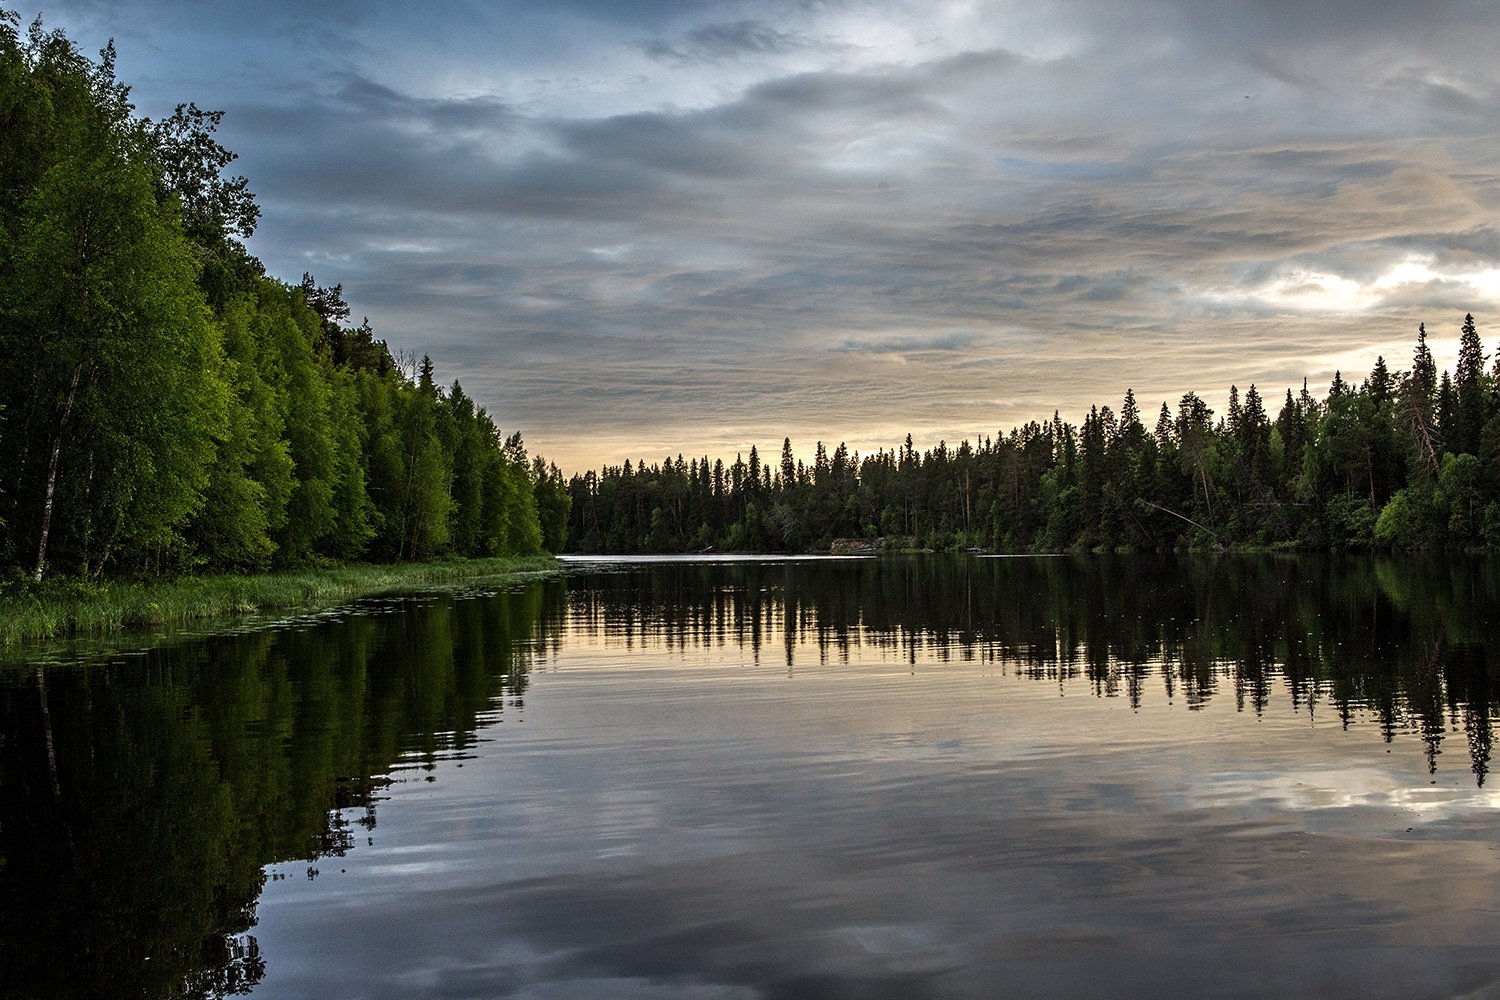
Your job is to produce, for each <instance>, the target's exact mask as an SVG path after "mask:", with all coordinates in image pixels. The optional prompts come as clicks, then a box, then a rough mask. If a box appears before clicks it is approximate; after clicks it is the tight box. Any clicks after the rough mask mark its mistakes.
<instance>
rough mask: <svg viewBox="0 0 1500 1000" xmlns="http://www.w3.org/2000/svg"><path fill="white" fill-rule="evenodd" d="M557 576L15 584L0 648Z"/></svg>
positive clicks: (451, 571) (529, 566)
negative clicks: (370, 597)
mask: <svg viewBox="0 0 1500 1000" xmlns="http://www.w3.org/2000/svg"><path fill="white" fill-rule="evenodd" d="M560 571H561V569H560V564H559V563H557V562H555V561H554V560H553V559H552V558H551V557H549V556H527V557H507V558H495V559H454V560H444V561H441V562H428V563H392V564H386V565H364V564H347V565H336V566H327V567H318V568H308V569H301V570H294V571H287V572H280V573H262V574H254V575H234V574H225V575H217V576H186V577H173V578H169V579H160V580H146V581H120V580H112V581H107V582H104V583H79V582H76V581H58V582H46V583H43V584H41V585H40V586H32V585H30V584H24V583H15V584H12V585H10V586H9V587H5V588H0V647H6V646H16V645H20V644H21V643H27V642H40V641H45V640H47V639H55V638H59V637H63V636H85V635H87V636H103V635H109V634H111V633H115V632H121V631H125V630H127V629H140V628H162V627H171V626H177V625H185V624H187V623H189V622H195V621H204V620H207V619H213V618H225V617H230V616H233V615H242V614H254V613H256V612H263V611H277V610H286V609H309V610H311V609H316V608H328V607H334V606H336V605H339V604H344V603H347V602H349V601H352V600H354V599H356V598H359V597H368V596H372V595H376V594H391V593H400V592H408V591H413V590H424V589H429V588H434V587H437V588H447V587H456V586H464V585H469V584H477V583H505V582H509V581H513V580H517V579H522V578H525V577H531V576H540V575H546V574H550V573H555V572H560Z"/></svg>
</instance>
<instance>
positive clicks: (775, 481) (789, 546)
mask: <svg viewBox="0 0 1500 1000" xmlns="http://www.w3.org/2000/svg"><path fill="white" fill-rule="evenodd" d="M1273 405H1274V404H1273ZM1148 420H1149V417H1145V416H1143V415H1142V413H1141V411H1140V409H1139V407H1138V405H1137V403H1136V399H1135V395H1134V393H1133V392H1132V391H1130V390H1126V393H1125V397H1124V400H1123V402H1122V403H1121V405H1120V409H1119V412H1118V413H1117V412H1115V411H1114V410H1113V409H1112V408H1111V407H1109V406H1107V405H1106V406H1097V405H1096V406H1093V407H1090V409H1089V412H1088V413H1087V414H1086V415H1085V416H1084V417H1083V420H1082V422H1081V423H1079V424H1074V423H1070V422H1067V421H1064V420H1063V419H1061V417H1060V416H1059V415H1058V414H1057V413H1054V414H1053V417H1052V419H1051V420H1050V421H1047V422H1039V421H1032V422H1029V423H1027V424H1025V425H1023V426H1021V427H1016V428H1012V429H1011V431H1010V432H1009V433H1007V434H997V435H996V436H994V437H985V438H984V439H983V440H980V441H978V442H976V443H971V442H969V441H963V442H961V443H960V444H959V445H958V447H956V448H955V447H951V446H950V445H948V444H947V443H946V442H939V443H938V445H937V447H935V448H932V449H930V450H926V451H918V450H917V449H916V448H914V447H913V445H912V439H911V435H907V437H906V441H905V443H904V444H902V445H900V446H898V447H896V448H893V449H890V450H885V449H881V450H878V451H876V452H875V453H874V454H868V455H865V456H860V455H859V454H858V453H853V452H850V451H849V449H848V448H846V447H845V445H844V444H842V443H841V444H839V445H838V446H837V447H836V448H834V449H833V451H832V452H831V453H830V452H829V451H828V449H827V447H826V446H825V445H824V443H823V442H821V441H820V442H818V444H817V448H816V453H815V458H814V460H813V462H812V464H811V465H810V466H809V465H807V464H805V463H804V462H803V461H801V460H798V459H796V458H795V457H794V453H793V451H792V444H791V440H790V439H784V440H783V441H782V447H781V455H780V458H779V461H775V462H767V461H764V460H763V459H762V458H761V456H760V454H759V451H758V449H757V448H755V447H752V448H751V449H750V453H749V456H748V458H746V457H745V456H743V455H736V456H735V460H734V461H733V463H731V464H729V465H726V464H725V463H724V461H723V460H722V459H720V460H715V461H713V462H712V463H711V462H710V461H709V459H708V457H707V456H703V457H701V458H694V459H691V460H687V461H684V459H683V457H682V456H681V455H678V456H677V457H676V458H675V459H674V458H672V457H670V456H668V457H667V458H666V459H664V460H663V461H662V462H660V463H659V464H651V465H648V464H647V463H646V462H645V461H641V462H639V463H637V464H634V465H632V463H630V462H628V461H627V462H625V464H624V465H622V466H610V467H605V468H603V469H601V470H598V471H589V472H586V473H583V474H581V475H576V476H574V477H572V479H571V480H570V482H569V483H568V493H569V495H570V497H571V499H572V508H571V519H570V522H569V527H568V537H569V539H570V545H571V546H572V547H574V548H576V549H577V550H579V551H582V552H625V553H633V552H682V551H700V550H712V549H728V550H739V551H777V552H800V551H813V550H826V549H828V548H830V547H836V546H837V544H838V543H839V542H840V540H856V542H857V541H859V540H862V541H863V543H864V544H867V545H870V544H882V545H885V546H916V547H930V548H934V549H950V548H965V547H978V548H984V549H990V550H1000V551H1032V550H1053V551H1060V550H1091V549H1106V550H1108V549H1124V550H1173V549H1184V548H1217V547H1231V546H1244V547H1268V548H1305V549H1322V548H1367V547H1376V546H1383V547H1392V548H1430V547H1479V546H1489V547H1500V362H1497V364H1496V366H1495V367H1494V368H1493V369H1491V370H1489V371H1486V370H1485V356H1484V351H1483V345H1482V343H1481V340H1480V337H1479V333H1478V330H1477V328H1476V325H1475V322H1474V318H1473V316H1472V315H1469V316H1466V317H1465V318H1464V321H1463V324H1462V327H1461V329H1460V331H1459V350H1458V361H1457V364H1456V366H1455V368H1454V371H1453V372H1452V373H1451V374H1450V373H1449V372H1447V371H1444V372H1442V373H1441V375H1439V373H1438V370H1437V366H1436V363H1435V362H1434V360H1433V356H1432V351H1431V349H1430V348H1429V347H1428V345H1427V331H1426V327H1425V326H1418V328H1417V340H1416V345H1415V348H1414V350H1413V353H1412V363H1411V367H1410V368H1409V369H1407V370H1404V371H1392V370H1391V369H1390V368H1389V367H1388V366H1387V364H1386V361H1385V359H1384V358H1383V357H1381V358H1378V359H1377V360H1376V362H1375V364H1374V366H1373V368H1372V369H1371V371H1370V373H1369V376H1368V378H1366V379H1365V381H1364V382H1363V383H1361V384H1359V385H1351V384H1350V383H1348V382H1346V381H1345V380H1344V379H1343V376H1342V374H1340V373H1335V375H1334V378H1333V382H1332V384H1331V385H1330V386H1329V389H1328V393H1327V395H1326V396H1324V397H1322V398H1315V397H1314V396H1313V395H1312V394H1311V393H1310V392H1309V391H1308V388H1307V383H1306V381H1305V380H1304V382H1303V385H1302V389H1301V391H1300V392H1298V393H1293V392H1292V390H1291V389H1288V390H1287V391H1286V398H1285V400H1284V401H1283V402H1282V404H1281V406H1280V408H1279V410H1278V411H1277V412H1276V413H1275V416H1272V415H1271V411H1270V410H1269V409H1268V405H1267V401H1266V400H1264V399H1263V398H1262V397H1261V394H1260V392H1259V390H1258V389H1257V388H1256V387H1255V385H1253V384H1252V385H1251V386H1250V387H1249V388H1248V389H1247V390H1246V391H1245V392H1244V393H1241V392H1240V390H1239V388H1238V387H1237V386H1231V387H1230V389H1229V398H1228V407H1227V411H1226V412H1225V413H1224V414H1223V415H1222V416H1218V417H1216V416H1215V414H1214V411H1213V410H1212V409H1210V408H1209V407H1208V405H1207V404H1206V403H1205V402H1204V401H1203V399H1202V398H1200V397H1199V396H1198V395H1197V394H1196V393H1194V392H1188V393H1187V394H1186V395H1184V396H1183V397H1182V398H1181V399H1180V400H1179V401H1178V403H1177V407H1176V409H1175V411H1174V410H1173V409H1172V408H1171V407H1169V406H1168V405H1167V403H1166V402H1163V403H1162V404H1161V409H1160V411H1159V412H1158V414H1157V416H1156V419H1155V422H1154V424H1148V423H1147V421H1148Z"/></svg>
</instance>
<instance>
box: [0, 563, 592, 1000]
mask: <svg viewBox="0 0 1500 1000" xmlns="http://www.w3.org/2000/svg"><path fill="white" fill-rule="evenodd" d="M562 601H563V589H562V587H561V584H560V583H556V582H554V583H551V584H538V585H536V586H532V587H530V588H528V589H526V590H524V591H521V592H517V593H506V594H499V595H496V596H494V597H491V598H487V599H484V600H457V601H453V602H448V601H429V602H425V603H423V602H417V601H412V602H397V603H393V604H390V605H389V606H388V607H385V608H382V609H377V610H373V611H372V613H370V614H361V615H350V616H348V617H345V618H342V619H340V620H337V621H331V622H325V623H322V624H317V625H311V626H306V627H297V628H290V629H283V630H278V631H262V632H256V633H250V634H245V635H236V636H226V637H221V638H216V639H212V640H208V641H202V642H188V643H177V644H172V645H166V646H161V647H158V648H156V649H152V650H149V651H147V652H146V653H144V654H142V655H140V656H139V657H132V658H128V659H120V660H118V661H116V662H111V663H94V664H89V665H86V666H78V667H66V668H48V669H45V670H41V669H36V670H32V669H27V670H24V671H22V670H17V669H12V670H8V671H7V672H6V673H4V674H3V675H0V734H3V736H0V792H3V794H0V845H3V847H0V852H3V853H0V983H3V984H4V985H3V986H0V993H3V994H5V995H14V996H18V997H98V996H142V997H217V996H226V995H232V994H239V993H247V992H249V991H250V990H251V989H252V988H253V987H254V986H255V985H256V984H257V983H258V982H260V980H261V978H262V977H263V976H264V974H265V968H266V966H265V961H264V959H263V957H262V956H261V954H260V951H259V948H258V946H257V943H256V940H255V937H254V935H253V933H252V930H253V928H254V926H255V907H256V901H257V899H258V898H259V895H260V890H261V887H262V885H263V884H264V880H265V874H264V868H265V866H267V865H272V864H276V863H278V862H283V861H292V860H307V861H309V862H316V861H317V860H318V859H320V858H325V857H330V856H339V855H343V854H345V853H347V852H348V851H350V850H351V849H354V848H355V846H356V844H357V843H360V842H363V841H364V839H365V838H367V837H368V836H369V835H370V832H371V831H373V830H374V829H375V826H376V808H377V804H378V802H379V801H380V798H381V791H382V789H383V788H385V787H386V786H387V785H388V784H389V783H390V781H391V780H392V779H391V778H390V777H389V776H388V775H389V774H390V772H391V770H392V767H393V765H395V764H396V763H397V762H398V761H399V762H401V763H403V764H406V763H414V764H416V765H418V766H420V765H421V764H424V763H426V764H430V763H432V762H433V761H435V760H437V759H439V758H440V757H445V756H449V755H452V754H454V753H458V752H462V751H463V750H465V749H466V748H469V747H471V746H472V745H473V744H474V742H475V739H476V736H475V734H476V731H477V730H478V728H479V727H480V718H481V716H482V715H485V714H486V713H494V712H504V711H506V710H507V709H512V710H513V709H514V708H515V707H516V706H518V705H519V703H520V700H521V697H522V695H523V693H524V691H525V689H526V680H527V670H528V667H529V664H530V662H531V659H532V656H533V655H534V652H535V650H536V649H537V648H538V646H539V645H542V644H543V643H544V641H545V637H544V636H543V634H542V633H541V632H540V631H539V623H542V622H547V621H555V620H557V615H555V614H548V613H546V612H547V609H548V606H549V604H551V605H560V604H561V602H562ZM356 829H358V830H359V834H360V835H359V836H356V832H355V831H356ZM315 870H316V868H315V866H310V868H309V871H315Z"/></svg>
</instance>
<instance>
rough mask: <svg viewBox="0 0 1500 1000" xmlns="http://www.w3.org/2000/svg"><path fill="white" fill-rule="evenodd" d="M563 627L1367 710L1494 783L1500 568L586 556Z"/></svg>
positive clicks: (1297, 560)
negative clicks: (1274, 694)
mask: <svg viewBox="0 0 1500 1000" xmlns="http://www.w3.org/2000/svg"><path fill="white" fill-rule="evenodd" d="M580 562H581V564H582V565H583V566H588V567H593V568H596V569H598V570H602V571H603V572H599V573H598V574H597V575H594V576H590V577H589V578H588V586H586V587H582V586H577V585H576V584H575V589H574V591H573V592H572V593H571V594H570V599H569V609H570V614H569V618H568V622H567V626H566V627H567V628H568V629H570V630H572V631H574V632H577V633H580V634H588V635H594V636H607V637H609V639H610V640H611V641H613V642H617V643H620V644H622V645H624V646H625V647H626V648H633V647H634V646H636V645H639V646H641V647H642V648H649V647H652V646H657V645H659V646H663V647H665V648H668V649H676V650H678V651H680V652H682V653H687V652H689V651H691V650H695V649H707V648H714V647H719V648H723V647H726V646H728V647H733V648H736V649H739V648H744V649H747V650H749V651H750V653H751V655H752V656H753V657H754V658H755V660H756V661H757V662H759V661H760V660H761V659H762V658H776V659H780V660H783V661H784V662H785V664H786V666H787V668H788V669H795V668H796V667H797V666H798V665H799V664H800V665H801V666H803V667H812V666H817V665H826V664H828V663H830V662H842V663H847V662H848V661H849V659H850V658H851V657H859V656H861V655H865V654H867V653H869V652H870V651H875V652H878V653H880V654H882V655H885V656H887V657H889V656H892V655H896V656H899V657H901V658H904V659H905V660H906V662H908V663H910V664H912V665H915V664H917V663H918V662H919V661H922V662H928V661H931V662H934V663H945V662H950V661H975V660H978V661H983V662H991V663H995V664H1001V665H1003V666H1004V667H1005V668H1006V669H1007V670H1009V671H1011V672H1013V673H1015V674H1017V675H1020V676H1025V677H1029V678H1032V679H1035V680H1046V681H1050V682H1053V683H1056V684H1058V685H1059V686H1069V685H1074V684H1087V688H1088V690H1090V691H1091V692H1092V693H1093V694H1095V695H1097V696H1099V697H1121V698H1124V699H1126V700H1127V701H1128V703H1129V704H1130V705H1131V707H1133V708H1138V707H1140V705H1141V704H1142V702H1143V700H1145V699H1148V698H1150V697H1152V696H1153V695H1154V696H1155V697H1160V698H1165V699H1167V700H1169V701H1172V700H1176V699H1180V700H1181V701H1182V702H1183V703H1185V704H1186V705H1187V706H1188V707H1189V708H1196V707H1201V706H1203V705H1205V704H1207V703H1208V702H1209V701H1210V700H1211V699H1213V698H1215V697H1232V698H1233V699H1234V703H1235V707H1236V708H1237V709H1239V710H1242V711H1253V712H1257V713H1259V712H1261V711H1263V710H1264V709H1265V708H1266V707H1267V703H1268V700H1269V698H1270V697H1271V690H1272V681H1273V680H1276V679H1280V681H1281V682H1282V683H1283V685H1284V686H1285V688H1286V695H1287V697H1288V699H1289V700H1290V703H1291V705H1292V707H1293V708H1295V709H1297V710H1301V711H1306V712H1307V713H1309V714H1311V713H1314V712H1316V711H1318V710H1319V709H1320V706H1326V707H1325V709H1324V710H1327V711H1332V712H1336V713H1338V715H1339V717H1340V718H1341V719H1342V720H1343V721H1344V722H1345V723H1349V722H1352V721H1353V720H1354V718H1355V716H1356V715H1357V714H1365V715H1368V716H1369V717H1370V719H1371V720H1372V721H1374V722H1375V723H1376V724H1378V725H1379V726H1380V727H1381V731H1382V732H1383V733H1384V734H1385V736H1386V737H1387V738H1388V739H1389V738H1393V737H1394V736H1395V734H1397V733H1411V734H1415V735H1417V736H1419V737H1420V738H1421V739H1422V741H1423V742H1424V744H1425V745H1426V752H1427V759H1428V763H1429V767H1430V768H1431V769H1432V770H1433V771H1436V768H1437V758H1438V755H1439V754H1440V753H1441V752H1442V746H1443V743H1444V740H1445V737H1448V736H1450V735H1453V734H1466V735H1467V738H1468V753H1469V763H1470V765H1471V768H1472V770H1473V772H1474V775H1475V778H1476V780H1477V782H1478V783H1479V784H1480V785H1483V783H1484V780H1485V777H1486V775H1487V774H1488V771H1489V765H1490V757H1491V753H1492V745H1493V730H1492V721H1493V716H1494V712H1495V709H1496V707H1497V698H1500V688H1497V687H1496V685H1495V683H1494V681H1492V679H1491V677H1490V671H1489V666H1490V665H1491V664H1493V663H1495V661H1496V657H1497V656H1500V636H1497V634H1496V633H1497V632H1500V628H1497V625H1500V622H1497V621H1496V619H1497V616H1500V561H1497V560H1494V559H1488V558H1474V559H1465V558H1461V557H1460V558H1453V557H1450V556H1447V555H1441V556H1427V557H1422V556H1404V557H1401V558H1389V559H1387V558H1377V557H1358V556H1346V557H1322V558H1314V557H1308V556H1296V557H1278V556H1232V557H1219V556H1203V557H1196V558H1178V557H1154V556H1139V555H1133V556H1060V557H1019V558H1005V557H1002V558H994V557H986V558H964V559H951V558H946V557H926V556H912V557H906V558H894V559H843V560H818V561H808V562H801V561H794V562H778V561H774V560H771V561H744V562H741V561H734V562H728V563H724V562H718V561H715V560H713V559H699V560H674V559H663V560H652V559H644V560H643V559H634V560H631V559H622V560H614V561H605V562H599V561H592V560H581V561H580Z"/></svg>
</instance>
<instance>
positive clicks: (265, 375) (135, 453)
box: [0, 8, 568, 581]
mask: <svg viewBox="0 0 1500 1000" xmlns="http://www.w3.org/2000/svg"><path fill="white" fill-rule="evenodd" d="M219 120H220V114H219V113H218V112H211V111H203V110H201V109H199V108H198V107H197V106H196V105H194V104H186V105H181V106H179V107H178V108H177V109H176V111H175V113H174V114H173V115H171V116H170V117H169V118H166V119H163V120H160V121H153V120H151V119H149V118H143V117H138V116H137V115H136V114H135V110H134V108H133V106H132V105H131V103H130V100H129V88H128V87H126V86H125V85H124V84H122V83H121V82H120V81H119V80H117V79H116V75H115V69H114V51H113V47H112V46H111V47H110V48H106V49H105V50H104V51H103V52H102V53H100V56H99V58H98V59H97V60H94V59H90V58H87V57H86V56H84V55H83V54H81V53H80V52H79V51H78V49H77V48H76V46H74V44H73V43H72V42H71V41H70V40H69V39H68V38H67V37H65V36H64V35H63V34H62V33H61V32H56V31H52V32H49V31H46V30H44V29H43V27H42V25H41V23H40V21H38V22H36V23H34V24H32V25H31V26H30V29H29V30H23V29H22V28H21V27H20V24H19V19H18V17H17V15H16V14H15V13H14V12H10V11H6V10H4V9H3V8H0V348H3V357H4V358H5V360H6V369H7V371H6V375H5V378H4V379H3V380H0V563H3V569H0V574H3V575H4V576H7V577H11V578H30V579H32V580H35V581H41V580H42V579H43V578H44V576H48V575H59V576H65V577H72V578H87V579H98V578H100V577H103V576H106V575H111V574H141V573H147V574H159V573H174V572H186V571H194V570H199V569H227V570H256V569H262V568H267V567H273V566H275V567H284V566H294V565H300V564H306V563H309V562H316V561H324V560H330V559H332V560H354V559H370V560H382V561H384V560H412V559H426V558H431V557H433V556H440V555H445V554H458V555H465V556H480V555H504V554H524V553H534V552H540V551H543V550H548V551H555V550H556V549H558V548H559V547H560V546H561V544H562V538H563V531H564V530H565V528H566V519H567V502H568V501H567V494H566V488H565V485H564V483H563V481H562V476H561V473H560V472H558V470H557V469H556V467H549V466H547V465H546V463H544V462H543V461H542V460H541V459H539V458H538V459H531V460H529V459H528V457H527V454H526V450H525V448H524V446H523V444H522V442H521V438H520V435H519V434H517V433H512V434H509V435H506V434H505V433H504V432H502V431H501V430H499V429H498V428H497V427H496V425H495V422H494V421H493V420H492V419H491V418H490V416H489V415H488V414H487V413H486V412H485V411H484V410H483V409H481V408H479V407H477V406H476V405H475V404H474V402H473V400H472V399H470V398H469V397H468V396H467V395H465V393H464V391H463V389H462V387H461V386H459V384H458V383H457V382H454V383H453V385H452V386H451V387H449V388H446V389H444V388H443V387H441V386H439V385H437V384H436V383H435V382H434V379H433V365H432V362H431V360H430V359H427V358H423V359H422V360H421V361H420V362H417V361H415V359H399V358H398V356H396V355H393V353H392V351H391V350H390V349H389V348H388V347H387V345H386V343H385V342H384V341H382V340H377V339H376V338H375V335H374V333H373V331H372V330H371V328H370V325H369V323H368V322H365V323H363V324H361V325H359V326H351V325H348V320H349V317H350V310H349V307H348V305H347V304H346V303H345V302H344V300H343V296H342V286H341V285H333V286H331V287H323V286H320V285H319V284H318V283H317V281H316V279H314V278H313V277H312V276H311V275H306V274H304V275H303V278H302V281H301V282H300V284H297V285H292V284H288V283H286V282H283V281H280V280H277V279H276V278H274V277H271V276H269V275H267V274H266V273H265V269H264V267H263V266H262V264H261V263H260V262H259V261H258V260H257V259H256V258H255V257H253V256H252V255H250V254H249V252H248V251H247V250H246V249H245V247H244V244H243V242H242V241H243V240H244V239H246V238H247V237H249V236H250V235H251V234H252V233H253V232H254V230H255V226H256V223H257V221H258V216H259V209H258V207H257V205H256V203H255V200H254V196H253V195H252V194H251V192H250V190H249V188H248V184H247V181H246V179H245V178H243V177H229V176H226V174H225V168H227V167H228V166H229V164H230V163H231V162H232V161H233V160H234V154H233V153H231V152H230V151H228V150H227V149H225V148H224V147H223V146H222V145H220V144H219V143H218V142H217V141H216V139H215V138H214V134H215V130H216V127H217V125H218V124H219Z"/></svg>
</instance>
